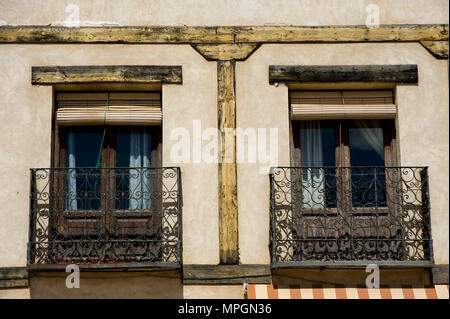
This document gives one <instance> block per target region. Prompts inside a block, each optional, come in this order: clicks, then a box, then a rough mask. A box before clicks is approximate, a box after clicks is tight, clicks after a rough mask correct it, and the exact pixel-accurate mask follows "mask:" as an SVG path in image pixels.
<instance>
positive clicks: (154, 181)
mask: <svg viewBox="0 0 450 319" xmlns="http://www.w3.org/2000/svg"><path fill="white" fill-rule="evenodd" d="M30 192H31V193H30V231H29V243H28V264H29V265H34V264H57V263H58V264H61V263H62V264H67V263H79V264H82V263H125V262H132V263H139V262H151V263H158V262H159V263H166V264H168V265H170V264H173V265H179V263H180V247H181V243H180V238H181V237H180V232H181V226H180V224H181V181H180V170H179V168H171V167H167V168H145V167H139V168H100V169H97V168H51V169H48V168H42V169H41V168H40V169H32V170H31V189H30Z"/></svg>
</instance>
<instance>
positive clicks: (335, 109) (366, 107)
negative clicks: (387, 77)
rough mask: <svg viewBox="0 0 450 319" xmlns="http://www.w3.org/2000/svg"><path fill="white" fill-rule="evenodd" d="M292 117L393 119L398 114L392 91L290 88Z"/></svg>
mask: <svg viewBox="0 0 450 319" xmlns="http://www.w3.org/2000/svg"><path fill="white" fill-rule="evenodd" d="M290 101H291V112H292V113H291V115H292V119H293V120H321V119H375V118H376V119H392V118H395V115H396V106H395V103H394V95H393V92H392V91H391V90H380V91H308V92H306V91H291V92H290Z"/></svg>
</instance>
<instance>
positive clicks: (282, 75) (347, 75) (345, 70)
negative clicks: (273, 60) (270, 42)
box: [269, 65, 418, 84]
mask: <svg viewBox="0 0 450 319" xmlns="http://www.w3.org/2000/svg"><path fill="white" fill-rule="evenodd" d="M417 81H418V73H417V65H270V66H269V83H271V84H273V83H276V82H315V83H320V82H378V83H382V82H389V83H417Z"/></svg>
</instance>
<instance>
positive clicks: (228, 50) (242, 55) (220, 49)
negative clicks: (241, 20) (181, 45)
mask: <svg viewBox="0 0 450 319" xmlns="http://www.w3.org/2000/svg"><path fill="white" fill-rule="evenodd" d="M259 46H260V44H258V43H232V44H193V45H192V47H193V48H194V49H195V50H196V51H198V52H199V53H200V54H201V55H202V56H203V57H204V58H205V59H206V60H208V61H217V60H222V61H227V60H238V61H243V60H246V59H247V58H248V57H249V56H250V55H251V54H252V53H253V52H255V51H256V49H258V48H259Z"/></svg>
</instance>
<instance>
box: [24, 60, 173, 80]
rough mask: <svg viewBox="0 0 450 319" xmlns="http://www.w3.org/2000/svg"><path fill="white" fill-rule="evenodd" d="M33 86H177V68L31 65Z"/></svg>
mask: <svg viewBox="0 0 450 319" xmlns="http://www.w3.org/2000/svg"><path fill="white" fill-rule="evenodd" d="M31 73H32V76H31V83H32V84H33V85H53V84H66V83H181V82H182V73H181V66H152V65H105V66H34V67H32V69H31Z"/></svg>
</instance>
